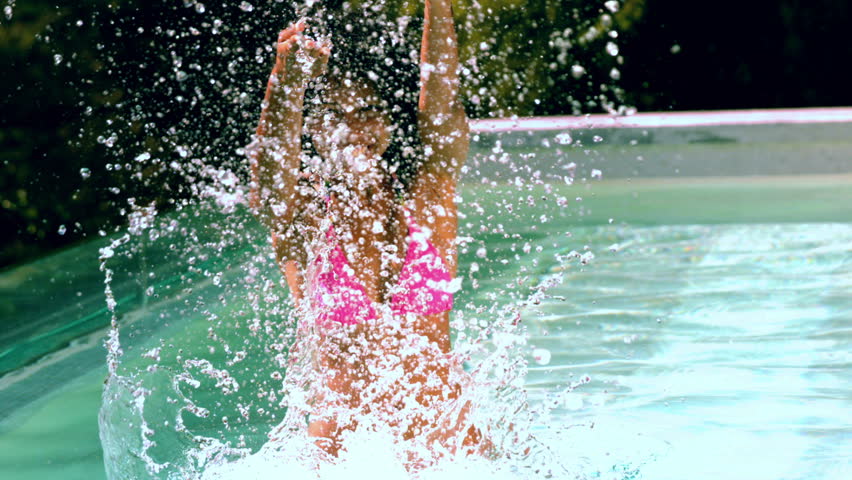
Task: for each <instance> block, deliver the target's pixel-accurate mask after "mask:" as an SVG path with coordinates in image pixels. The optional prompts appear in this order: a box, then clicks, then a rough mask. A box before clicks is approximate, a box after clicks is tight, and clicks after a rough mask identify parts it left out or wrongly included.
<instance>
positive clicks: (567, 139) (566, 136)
mask: <svg viewBox="0 0 852 480" xmlns="http://www.w3.org/2000/svg"><path fill="white" fill-rule="evenodd" d="M554 140H556V143H558V144H559V145H570V144H571V142H572V141H573V139H572V138H571V134H570V133H568V132H562V133H560V134H559V135H557V136H556V138H555V139H554Z"/></svg>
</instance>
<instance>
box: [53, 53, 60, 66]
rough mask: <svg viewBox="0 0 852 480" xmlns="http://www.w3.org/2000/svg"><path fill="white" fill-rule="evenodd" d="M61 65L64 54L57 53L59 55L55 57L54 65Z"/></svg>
mask: <svg viewBox="0 0 852 480" xmlns="http://www.w3.org/2000/svg"><path fill="white" fill-rule="evenodd" d="M60 63H62V54H61V53H57V54H55V55H54V56H53V64H54V65H59V64H60Z"/></svg>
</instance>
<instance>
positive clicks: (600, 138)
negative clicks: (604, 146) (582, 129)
mask: <svg viewBox="0 0 852 480" xmlns="http://www.w3.org/2000/svg"><path fill="white" fill-rule="evenodd" d="M592 141H593V142H595V143H601V142H603V137H602V136H600V135H595V136H594V137H592Z"/></svg>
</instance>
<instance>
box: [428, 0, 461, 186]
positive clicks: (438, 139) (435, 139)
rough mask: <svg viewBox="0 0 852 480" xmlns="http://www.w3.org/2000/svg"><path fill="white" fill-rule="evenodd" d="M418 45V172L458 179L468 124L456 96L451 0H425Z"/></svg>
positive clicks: (455, 55)
mask: <svg viewBox="0 0 852 480" xmlns="http://www.w3.org/2000/svg"><path fill="white" fill-rule="evenodd" d="M424 16H425V18H424V22H423V40H422V43H421V46H420V82H421V83H420V101H419V104H418V107H419V108H418V119H417V120H418V121H417V123H418V127H419V129H420V137H421V140H422V142H423V145H424V147H425V149H426V158H425V159H424V164H423V166H422V167H421V173H432V174H449V175H451V176H452V177H453V178H454V179H457V177H458V173H459V170H460V168H461V166H462V164H464V161H465V158H466V157H467V150H468V145H469V140H468V134H469V127H468V123H467V115H465V113H464V108H463V106H462V104H461V100H460V99H459V75H458V70H459V54H458V41H457V39H456V31H455V27H454V25H453V11H452V6H451V3H450V0H425V9H424Z"/></svg>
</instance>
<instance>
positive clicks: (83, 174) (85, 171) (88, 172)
mask: <svg viewBox="0 0 852 480" xmlns="http://www.w3.org/2000/svg"><path fill="white" fill-rule="evenodd" d="M91 176H92V171H91V170H89V169H88V168H85V167H83V168H81V169H80V177H81V178H82V179H83V180H86V179H88V178H89V177H91Z"/></svg>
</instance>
